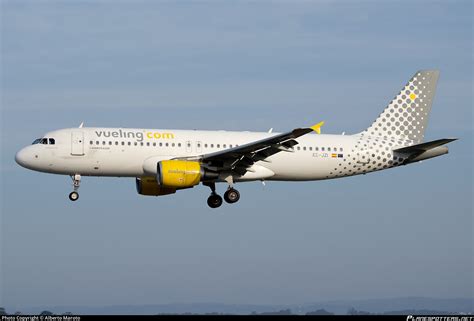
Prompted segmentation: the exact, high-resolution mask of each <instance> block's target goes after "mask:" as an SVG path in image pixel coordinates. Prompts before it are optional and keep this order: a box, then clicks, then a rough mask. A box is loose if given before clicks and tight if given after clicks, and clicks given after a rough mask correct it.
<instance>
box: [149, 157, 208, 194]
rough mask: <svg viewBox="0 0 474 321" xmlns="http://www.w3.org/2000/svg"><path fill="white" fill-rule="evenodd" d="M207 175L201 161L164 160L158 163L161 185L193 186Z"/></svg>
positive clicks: (158, 176)
mask: <svg viewBox="0 0 474 321" xmlns="http://www.w3.org/2000/svg"><path fill="white" fill-rule="evenodd" d="M204 176H205V171H204V169H203V168H202V167H201V164H200V163H199V162H193V161H181V160H164V161H161V162H159V163H158V174H157V181H158V184H159V185H160V186H161V187H165V188H166V187H169V188H175V189H176V188H178V189H179V188H187V187H193V186H195V185H197V184H199V182H200V181H201V179H202V178H203V177H204Z"/></svg>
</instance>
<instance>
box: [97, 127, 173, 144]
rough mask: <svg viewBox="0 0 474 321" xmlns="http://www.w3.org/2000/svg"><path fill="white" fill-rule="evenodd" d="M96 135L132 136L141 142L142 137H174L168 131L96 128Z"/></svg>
mask: <svg viewBox="0 0 474 321" xmlns="http://www.w3.org/2000/svg"><path fill="white" fill-rule="evenodd" d="M95 134H96V135H97V137H113V138H132V139H136V140H137V141H139V142H141V141H143V139H144V138H145V137H146V138H149V139H174V134H173V133H169V132H134V131H127V130H121V129H119V130H96V131H95Z"/></svg>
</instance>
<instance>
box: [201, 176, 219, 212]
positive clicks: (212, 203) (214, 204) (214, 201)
mask: <svg viewBox="0 0 474 321" xmlns="http://www.w3.org/2000/svg"><path fill="white" fill-rule="evenodd" d="M204 185H206V186H209V187H210V188H211V195H210V196H209V197H208V199H207V205H209V207H210V208H218V207H219V206H221V205H222V197H220V195H219V194H217V193H216V183H214V182H212V183H205V184H204Z"/></svg>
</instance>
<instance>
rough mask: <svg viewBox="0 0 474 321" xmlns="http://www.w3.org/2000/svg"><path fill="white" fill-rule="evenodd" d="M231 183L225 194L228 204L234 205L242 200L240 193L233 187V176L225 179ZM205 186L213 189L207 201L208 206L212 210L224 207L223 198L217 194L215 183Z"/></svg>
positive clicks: (208, 183)
mask: <svg viewBox="0 0 474 321" xmlns="http://www.w3.org/2000/svg"><path fill="white" fill-rule="evenodd" d="M225 180H226V181H227V182H228V183H229V188H228V189H227V191H226V192H225V193H224V199H225V201H226V202H227V203H229V204H233V203H236V202H237V201H238V200H239V199H240V193H239V191H238V190H236V189H235V188H234V187H233V184H234V182H233V179H232V177H231V176H229V177H227V178H226V179H225ZM203 185H205V186H208V187H209V188H210V189H211V195H210V196H209V197H208V199H207V205H209V207H211V208H217V207H219V206H221V205H222V197H221V196H220V195H219V194H217V193H216V183H215V182H205V183H203Z"/></svg>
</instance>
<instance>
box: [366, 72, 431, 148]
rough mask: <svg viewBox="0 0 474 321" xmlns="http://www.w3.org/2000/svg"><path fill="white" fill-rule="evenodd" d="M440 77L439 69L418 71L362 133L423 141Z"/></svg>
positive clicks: (416, 141) (415, 141)
mask: <svg viewBox="0 0 474 321" xmlns="http://www.w3.org/2000/svg"><path fill="white" fill-rule="evenodd" d="M438 78H439V71H438V70H420V71H418V72H417V73H416V74H415V75H414V76H413V77H412V78H411V79H410V80H409V81H408V83H407V84H406V85H405V87H403V88H402V90H401V91H400V92H399V93H398V95H397V96H396V97H395V98H394V99H393V100H392V101H391V102H390V103H389V104H388V106H387V107H386V108H385V110H384V111H383V112H382V113H381V114H380V116H379V117H378V118H377V119H376V120H375V121H374V123H373V124H372V125H371V126H370V127H369V128H367V129H366V130H365V131H363V132H362V133H361V134H362V135H364V136H374V137H377V136H379V137H396V138H398V139H403V140H409V141H412V142H413V143H414V144H416V143H420V142H422V141H423V138H424V134H425V129H426V126H427V125H428V117H429V113H430V111H431V105H432V104H433V98H434V94H435V92H436V84H437V82H438Z"/></svg>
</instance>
